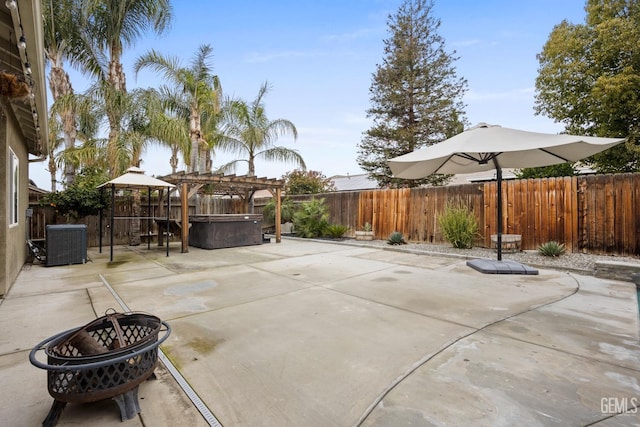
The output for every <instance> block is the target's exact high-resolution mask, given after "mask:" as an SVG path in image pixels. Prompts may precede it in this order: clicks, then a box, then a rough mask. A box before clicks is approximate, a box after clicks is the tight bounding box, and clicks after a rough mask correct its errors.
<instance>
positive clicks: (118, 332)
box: [29, 312, 171, 426]
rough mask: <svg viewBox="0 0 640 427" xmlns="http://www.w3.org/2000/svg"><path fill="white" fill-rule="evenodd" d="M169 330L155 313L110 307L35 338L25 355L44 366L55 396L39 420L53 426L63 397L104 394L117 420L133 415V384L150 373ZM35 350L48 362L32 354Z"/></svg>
mask: <svg viewBox="0 0 640 427" xmlns="http://www.w3.org/2000/svg"><path fill="white" fill-rule="evenodd" d="M163 327H164V328H163ZM161 331H162V332H164V335H163V336H162V337H161V338H160V339H158V335H159V333H160V332H161ZM170 333H171V328H170V327H169V325H168V324H167V323H166V322H163V321H160V319H159V318H157V317H156V316H152V315H149V314H142V313H127V314H122V313H115V312H112V313H110V314H107V315H105V316H103V317H100V318H98V319H96V320H94V321H93V322H91V323H88V324H87V325H85V326H82V327H79V328H74V329H70V330H68V331H65V332H61V333H59V334H57V335H54V336H52V337H49V338H47V339H46V340H44V341H42V342H41V343H39V344H38V345H37V346H36V347H35V348H34V349H33V350H31V353H30V354H29V360H30V361H31V364H33V365H34V366H37V367H38V368H41V369H45V370H46V371H47V387H48V389H49V394H50V395H51V397H53V398H54V402H53V405H52V406H51V410H50V411H49V414H48V415H47V418H45V420H44V421H43V425H44V426H55V425H56V424H57V422H58V419H59V418H60V415H61V413H62V410H63V409H64V407H65V406H66V404H67V403H86V402H95V401H98V400H103V399H108V398H113V399H114V400H115V401H116V402H117V403H118V406H119V408H120V414H121V418H122V421H125V420H128V419H131V418H133V417H135V416H136V415H137V414H138V413H140V406H139V405H138V385H139V384H140V383H141V382H143V381H144V380H146V379H147V378H149V377H150V376H151V375H152V374H153V371H154V369H155V367H156V364H157V362H158V347H159V345H160V344H161V343H162V342H164V340H166V339H167V337H168V336H169V334H170ZM39 351H44V353H45V354H46V356H47V363H42V362H40V361H38V360H37V359H36V354H37V353H38V352H39Z"/></svg>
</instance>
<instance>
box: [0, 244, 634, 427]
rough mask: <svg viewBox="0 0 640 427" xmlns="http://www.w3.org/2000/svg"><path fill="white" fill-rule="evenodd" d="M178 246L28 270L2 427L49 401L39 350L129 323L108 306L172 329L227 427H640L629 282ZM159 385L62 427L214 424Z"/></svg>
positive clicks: (2, 376)
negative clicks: (107, 324)
mask: <svg viewBox="0 0 640 427" xmlns="http://www.w3.org/2000/svg"><path fill="white" fill-rule="evenodd" d="M178 248H179V243H173V244H172V250H171V254H170V256H169V257H166V256H165V252H164V248H157V247H154V246H152V249H151V250H147V247H146V246H140V247H135V248H133V247H124V246H121V247H116V248H115V252H114V253H115V256H114V262H112V263H109V262H108V261H109V250H108V248H106V249H105V250H104V251H103V253H102V254H100V253H98V251H97V248H91V249H90V251H89V257H90V262H88V263H87V264H84V265H72V266H60V267H48V268H47V267H44V266H42V265H39V264H34V265H26V266H25V267H24V269H23V271H22V272H21V274H20V276H19V277H18V280H17V282H16V283H15V285H14V286H13V288H12V289H11V291H10V292H9V294H8V295H6V297H5V299H4V300H1V303H0V327H1V328H2V331H3V333H2V336H1V337H0V389H2V390H3V405H2V406H1V407H0V419H1V420H2V424H3V425H5V426H33V425H40V424H41V423H42V420H43V419H44V418H45V416H46V415H47V413H48V411H49V407H50V406H51V403H52V401H53V399H52V398H51V397H50V396H49V394H48V392H47V385H46V375H45V372H44V371H42V370H40V369H37V368H35V367H34V366H32V365H31V364H30V363H29V361H28V354H29V351H30V350H31V349H32V348H33V346H35V345H36V344H37V343H38V342H40V341H42V340H43V339H45V338H47V337H49V336H51V335H53V334H55V333H58V332H60V331H63V330H66V329H69V328H72V327H77V326H80V325H83V324H85V323H87V322H89V321H91V320H93V319H94V318H96V317H97V316H101V315H103V314H104V312H105V311H106V310H107V309H108V308H115V309H116V310H118V311H123V309H122V307H121V306H120V305H119V302H118V300H117V298H116V297H119V298H120V299H121V300H122V301H123V302H124V303H126V305H127V306H128V307H129V308H130V309H131V310H133V311H143V312H148V313H152V314H155V315H157V316H159V317H160V318H161V319H162V320H165V321H167V322H168V323H169V324H170V325H171V327H172V334H171V336H170V337H169V339H168V340H167V341H166V342H165V343H164V345H163V346H162V350H163V352H164V353H165V354H166V356H167V357H168V358H169V359H170V360H171V362H172V363H173V365H174V366H175V367H176V368H177V369H178V370H179V371H180V373H181V374H182V375H183V376H184V378H185V379H186V380H187V381H188V383H189V384H190V385H191V387H192V388H193V389H194V390H195V392H196V393H197V394H198V396H199V397H200V399H201V400H202V402H203V403H204V405H206V407H207V408H208V409H209V410H210V411H211V412H212V413H213V414H214V415H215V418H216V419H217V421H218V422H219V423H220V424H222V425H224V426H284V425H291V426H322V427H326V426H355V425H362V426H406V425H413V426H430V425H464V424H467V425H486V426H496V425H504V426H510V425H527V426H534V425H563V426H565V425H576V426H578V425H579V426H583V425H598V426H631V425H638V424H640V414H638V409H637V407H638V405H640V383H639V379H640V356H639V355H640V352H639V350H640V344H639V335H638V331H639V322H638V317H639V316H638V303H637V296H636V288H635V285H634V284H633V283H628V282H620V281H610V280H602V279H597V278H594V277H592V276H580V275H575V274H569V273H564V272H559V271H552V270H541V271H540V275H538V276H509V275H483V274H481V273H478V272H476V271H475V270H473V269H471V268H469V267H467V266H466V265H465V263H464V261H463V260H460V259H456V258H447V257H438V256H429V255H418V254H411V253H403V252H397V251H388V250H384V249H380V248H374V247H355V246H349V245H344V244H336V243H328V242H327V243H324V242H316V241H304V240H298V239H295V240H294V239H285V240H283V242H282V243H281V244H275V243H274V244H264V245H260V246H249V247H241V248H233V249H218V250H209V251H207V250H201V249H197V248H190V249H189V253H185V254H181V253H179V249H178ZM112 291H113V292H112ZM156 373H157V375H158V379H157V380H155V381H147V382H145V383H143V384H142V385H141V386H140V392H139V396H140V406H141V409H142V412H141V414H140V416H139V417H137V418H135V419H132V420H129V421H125V422H121V421H120V413H119V410H118V408H117V406H116V404H115V403H114V402H113V401H111V400H107V401H103V402H99V403H93V404H83V405H78V404H76V405H74V404H71V405H68V406H67V408H66V409H65V410H64V412H63V414H62V416H61V418H60V422H59V424H58V425H59V426H79V425H87V423H90V424H91V425H92V426H143V425H145V426H172V425H184V426H187V425H188V426H197V425H207V424H208V422H207V421H206V420H205V418H204V417H203V416H202V415H201V414H200V412H198V410H197V408H196V406H195V405H194V404H193V403H192V402H191V401H190V400H189V398H188V397H187V394H185V393H184V392H183V391H182V389H181V388H180V387H179V386H178V383H177V382H176V381H175V380H174V378H173V377H172V376H171V374H170V373H169V372H168V370H167V369H166V368H165V367H164V366H159V368H158V369H157V370H156ZM209 423H210V421H209Z"/></svg>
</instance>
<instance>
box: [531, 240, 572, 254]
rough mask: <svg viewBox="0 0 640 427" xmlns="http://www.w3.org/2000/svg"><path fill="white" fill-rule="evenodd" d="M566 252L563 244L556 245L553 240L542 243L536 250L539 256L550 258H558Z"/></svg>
mask: <svg viewBox="0 0 640 427" xmlns="http://www.w3.org/2000/svg"><path fill="white" fill-rule="evenodd" d="M566 251H567V248H565V246H564V243H558V242H555V241H553V240H552V241H550V242H546V243H543V244H542V245H540V247H539V248H538V253H539V254H540V255H543V256H552V257H558V256H560V255H562V254H563V253H565V252H566Z"/></svg>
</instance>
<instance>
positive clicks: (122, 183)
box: [98, 167, 175, 262]
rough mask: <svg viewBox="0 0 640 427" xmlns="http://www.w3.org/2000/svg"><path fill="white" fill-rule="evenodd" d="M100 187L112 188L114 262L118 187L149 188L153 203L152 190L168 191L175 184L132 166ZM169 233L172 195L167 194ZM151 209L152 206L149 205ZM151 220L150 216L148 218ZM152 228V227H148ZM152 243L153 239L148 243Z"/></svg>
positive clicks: (149, 201)
mask: <svg viewBox="0 0 640 427" xmlns="http://www.w3.org/2000/svg"><path fill="white" fill-rule="evenodd" d="M98 188H110V189H111V215H110V216H111V218H110V221H111V222H110V226H109V227H110V250H111V253H110V258H109V261H111V262H113V230H114V220H115V217H114V206H115V194H116V188H117V189H130V190H141V189H142V190H143V189H147V190H148V192H149V197H148V199H147V200H148V203H149V205H150V204H151V190H165V189H166V190H167V191H168V193H170V192H171V189H173V188H175V185H173V184H171V183H169V182H165V181H162V180H160V179H157V178H153V177H150V176H146V175H145V174H144V171H143V170H142V169H140V168H137V167H130V168H129V169H127V172H126V173H125V174H124V175H120V176H119V177H117V178H114V179H112V180H111V181H108V182H105V183H104V184H101V185H99V186H98ZM167 196H168V197H167V230H166V231H167V235H168V233H169V212H170V208H171V197H170V194H168V195H167ZM149 210H151V207H150V206H149ZM147 221H150V218H147ZM100 222H101V224H100V230H102V215H100ZM147 229H149V230H150V227H147ZM147 244H148V245H149V248H150V245H151V239H149V242H148V243H147ZM100 250H101V251H102V232H100ZM167 256H169V239H168V238H167Z"/></svg>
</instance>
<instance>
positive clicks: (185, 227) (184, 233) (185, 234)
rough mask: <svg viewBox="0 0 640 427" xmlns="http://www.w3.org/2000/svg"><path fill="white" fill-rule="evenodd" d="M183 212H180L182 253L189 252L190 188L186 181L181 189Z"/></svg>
mask: <svg viewBox="0 0 640 427" xmlns="http://www.w3.org/2000/svg"><path fill="white" fill-rule="evenodd" d="M180 200H181V204H182V206H181V212H180V221H181V223H180V239H181V241H182V242H181V243H182V253H183V254H184V253H187V252H189V188H188V186H187V183H186V182H183V183H182V190H181V191H180Z"/></svg>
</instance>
